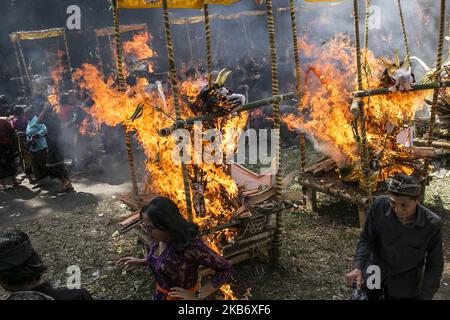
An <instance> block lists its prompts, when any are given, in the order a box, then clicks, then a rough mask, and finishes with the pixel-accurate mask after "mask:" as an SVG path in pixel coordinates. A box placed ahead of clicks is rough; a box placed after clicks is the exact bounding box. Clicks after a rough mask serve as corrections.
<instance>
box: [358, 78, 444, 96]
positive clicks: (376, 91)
mask: <svg viewBox="0 0 450 320" xmlns="http://www.w3.org/2000/svg"><path fill="white" fill-rule="evenodd" d="M447 87H450V81H442V82H432V83H424V84H413V85H412V86H411V90H408V91H396V92H397V93H405V94H407V93H409V92H413V91H422V90H431V89H440V88H447ZM390 93H392V91H390V90H389V88H378V89H372V90H358V91H355V92H353V93H352V95H353V97H354V98H364V97H370V96H379V95H383V94H390Z"/></svg>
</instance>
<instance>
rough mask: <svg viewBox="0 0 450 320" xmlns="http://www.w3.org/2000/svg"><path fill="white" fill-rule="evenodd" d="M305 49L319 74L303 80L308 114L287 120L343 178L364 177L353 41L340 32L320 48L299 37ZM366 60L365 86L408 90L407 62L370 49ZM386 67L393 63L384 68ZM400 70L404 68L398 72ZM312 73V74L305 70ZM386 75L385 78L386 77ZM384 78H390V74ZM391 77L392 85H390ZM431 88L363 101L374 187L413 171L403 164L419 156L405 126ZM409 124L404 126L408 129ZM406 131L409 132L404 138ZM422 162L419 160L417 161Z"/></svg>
mask: <svg viewBox="0 0 450 320" xmlns="http://www.w3.org/2000/svg"><path fill="white" fill-rule="evenodd" d="M300 42H301V48H302V52H304V54H305V55H306V56H307V57H308V59H309V60H310V61H311V62H310V65H308V66H307V67H308V68H309V70H313V71H314V74H315V75H316V78H311V77H308V78H307V79H306V81H305V94H304V97H303V103H302V110H301V112H302V113H303V114H305V116H304V117H298V116H294V115H288V116H285V117H284V120H285V121H286V123H287V124H288V125H289V126H290V128H291V129H293V130H300V131H302V132H306V133H307V134H308V135H309V136H310V137H311V138H312V139H313V140H314V141H316V144H315V146H316V147H318V148H319V149H320V150H321V151H322V152H324V153H325V154H326V155H328V156H329V157H331V158H332V159H334V160H335V162H336V163H337V165H338V167H339V171H340V173H341V176H342V178H343V179H344V180H345V181H360V180H361V177H362V173H361V169H360V161H361V160H360V151H359V146H358V143H357V142H356V141H357V139H356V138H357V133H358V130H359V129H360V128H358V127H357V124H356V121H355V119H356V117H357V109H353V108H350V106H351V105H352V103H351V101H350V100H349V97H350V96H351V92H352V91H353V90H354V74H355V64H354V61H355V54H354V49H353V48H352V46H351V42H350V41H349V39H348V38H346V37H344V36H336V37H335V38H334V39H332V40H330V41H328V42H327V43H325V44H323V45H322V46H321V47H320V48H319V47H314V46H312V45H309V44H307V43H306V42H305V41H304V40H300ZM365 59H366V61H367V63H368V65H369V68H370V70H371V75H370V76H367V77H366V78H365V79H364V86H365V87H366V88H368V87H369V84H370V87H374V88H378V87H385V86H386V85H387V86H390V87H396V88H397V87H398V89H401V90H402V89H406V88H407V87H408V84H410V82H411V81H412V75H411V77H409V76H408V75H407V73H408V72H406V74H405V73H403V71H401V70H405V69H404V68H405V67H407V68H408V70H409V68H410V67H409V65H408V64H407V63H406V61H407V59H405V63H406V64H400V62H399V61H398V60H399V59H398V56H397V55H396V62H395V63H393V64H392V63H390V64H387V61H386V60H382V62H384V63H379V62H378V60H377V59H376V58H375V57H374V56H373V54H372V53H371V52H370V51H367V52H366V53H365ZM386 67H389V68H388V69H387V70H386ZM400 69H401V70H400ZM307 74H308V73H307ZM383 75H384V77H383ZM386 76H387V77H388V78H386ZM386 79H387V80H388V82H389V83H388V84H387V83H386ZM427 94H428V92H408V93H396V92H393V93H391V94H389V95H384V96H370V97H368V98H365V99H364V104H365V105H366V106H367V107H366V128H367V136H368V143H369V151H370V159H371V166H372V167H371V169H372V170H373V171H375V173H376V174H375V176H374V177H373V182H372V183H371V185H372V186H373V185H374V186H375V187H376V185H377V182H381V181H384V180H385V179H386V178H387V177H388V176H391V175H393V174H395V173H407V174H411V173H413V172H414V168H415V167H416V168H418V167H419V164H418V163H416V164H415V166H414V167H411V166H409V165H408V164H407V165H405V164H404V163H403V160H405V161H406V160H407V159H411V158H416V157H415V156H414V155H413V154H411V152H410V151H408V150H407V148H405V147H408V146H410V145H408V143H407V142H408V141H410V140H411V138H412V137H408V135H409V134H410V133H411V130H410V129H408V128H407V127H408V126H410V124H411V123H412V121H413V118H414V114H415V112H416V111H417V110H420V109H421V108H422V105H423V99H424V98H425V97H426V95H427ZM405 126H406V128H405ZM405 135H406V136H405ZM415 161H416V162H417V161H420V160H418V159H416V160H415Z"/></svg>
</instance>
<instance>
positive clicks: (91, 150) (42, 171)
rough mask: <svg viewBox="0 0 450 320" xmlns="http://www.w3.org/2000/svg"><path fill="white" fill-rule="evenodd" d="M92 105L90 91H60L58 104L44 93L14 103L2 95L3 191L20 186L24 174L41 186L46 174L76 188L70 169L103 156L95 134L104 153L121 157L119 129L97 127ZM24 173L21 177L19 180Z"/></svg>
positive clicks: (66, 187) (0, 188)
mask: <svg viewBox="0 0 450 320" xmlns="http://www.w3.org/2000/svg"><path fill="white" fill-rule="evenodd" d="M92 105H93V101H92V100H91V99H90V98H89V95H88V94H86V93H82V94H81V96H80V93H79V92H77V91H74V90H70V91H68V92H64V93H62V94H61V95H60V97H59V101H58V105H57V107H54V106H52V105H51V104H50V103H49V101H48V99H47V97H45V96H43V95H35V96H32V97H31V98H29V99H27V100H25V99H23V98H18V99H16V102H15V103H12V104H10V103H8V98H7V97H6V96H1V98H0V150H1V153H0V182H1V184H0V191H5V190H6V189H7V188H8V187H10V188H11V187H12V188H16V187H18V186H19V185H20V184H21V183H22V182H23V180H24V179H28V181H29V183H30V184H32V185H34V187H33V188H40V187H42V186H43V185H45V184H46V182H45V179H46V178H47V177H49V178H52V179H58V180H60V182H61V184H62V186H61V188H60V192H63V193H66V192H71V191H73V190H74V188H73V185H72V183H71V179H70V174H69V171H70V172H74V171H80V170H83V169H86V168H88V167H89V166H91V165H95V164H96V163H97V160H98V157H99V156H100V154H99V152H98V151H97V148H96V146H95V143H96V142H97V140H95V139H94V138H93V137H94V134H96V135H98V137H100V139H101V143H102V144H103V149H104V150H105V154H108V155H113V154H117V155H118V156H117V157H112V158H116V159H120V158H121V156H120V154H121V153H122V151H123V150H122V149H121V148H120V146H121V145H122V144H123V143H121V141H120V140H119V139H120V137H121V136H120V128H119V127H115V128H111V127H108V126H101V127H100V129H99V132H94V130H95V129H94V128H93V125H92V121H91V118H90V116H89V114H88V112H87V111H86V110H87V108H89V107H90V106H92ZM80 129H83V130H80ZM122 141H123V140H122ZM70 160H71V161H70ZM20 173H23V177H22V178H21V179H18V174H20Z"/></svg>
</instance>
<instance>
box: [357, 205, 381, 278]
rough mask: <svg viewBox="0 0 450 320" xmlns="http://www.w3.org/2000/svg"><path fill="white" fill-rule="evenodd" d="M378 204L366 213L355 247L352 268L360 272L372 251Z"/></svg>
mask: <svg viewBox="0 0 450 320" xmlns="http://www.w3.org/2000/svg"><path fill="white" fill-rule="evenodd" d="M377 207H378V204H377V203H374V204H373V205H372V206H371V207H370V208H369V210H368V212H367V219H366V223H365V225H364V230H363V231H362V233H361V236H360V237H359V241H358V244H357V246H356V253H355V260H354V262H353V266H354V267H355V268H357V269H360V270H362V269H363V268H364V265H365V264H366V261H367V259H368V258H369V256H370V254H371V253H372V251H373V245H374V242H375V238H376V230H377V228H376V217H375V214H376V211H377Z"/></svg>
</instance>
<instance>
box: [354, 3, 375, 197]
mask: <svg viewBox="0 0 450 320" xmlns="http://www.w3.org/2000/svg"><path fill="white" fill-rule="evenodd" d="M353 10H354V12H353V14H354V24H355V44H356V45H355V55H356V71H357V79H358V91H362V89H363V82H362V65H361V45H360V39H359V17H358V15H359V13H358V0H353ZM358 115H359V125H360V128H361V136H360V137H358V138H357V140H358V141H361V148H360V149H361V152H360V155H361V169H362V173H363V179H364V183H363V187H364V189H366V190H365V191H366V193H367V195H368V196H369V198H371V196H372V189H371V186H370V185H369V176H370V168H369V148H368V145H367V133H366V118H365V115H364V102H363V101H361V100H360V101H358Z"/></svg>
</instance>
